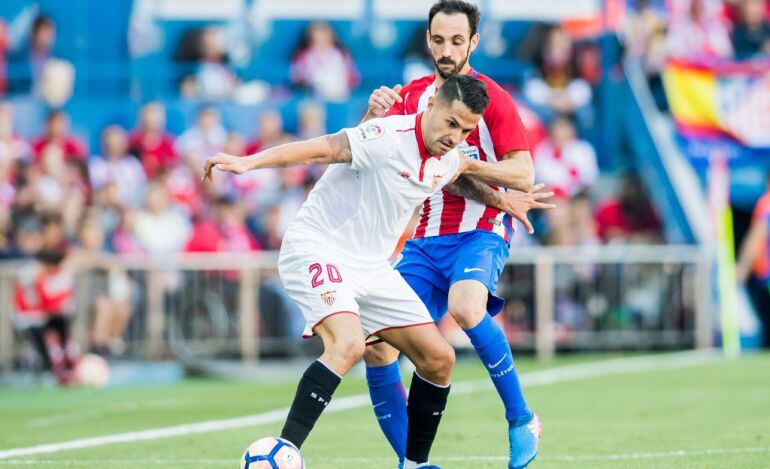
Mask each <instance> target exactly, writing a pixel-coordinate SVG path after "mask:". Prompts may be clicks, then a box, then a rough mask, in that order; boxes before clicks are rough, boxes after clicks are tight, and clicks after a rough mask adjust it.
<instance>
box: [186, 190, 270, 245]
mask: <svg viewBox="0 0 770 469" xmlns="http://www.w3.org/2000/svg"><path fill="white" fill-rule="evenodd" d="M259 249H260V247H259V243H257V240H256V238H254V236H253V235H252V234H251V232H250V231H249V230H248V228H247V227H246V218H245V216H244V213H243V209H242V208H241V207H240V206H239V205H238V204H236V203H235V201H234V200H233V199H232V198H229V197H220V198H218V199H217V200H216V201H215V203H214V219H213V220H212V221H207V220H201V221H199V222H198V223H196V226H195V229H194V230H193V234H192V236H191V237H190V239H189V240H188V242H187V246H186V248H185V250H186V251H188V252H251V251H257V250H259Z"/></svg>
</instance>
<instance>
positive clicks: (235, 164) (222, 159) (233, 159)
mask: <svg viewBox="0 0 770 469" xmlns="http://www.w3.org/2000/svg"><path fill="white" fill-rule="evenodd" d="M215 167H216V169H218V170H220V171H229V172H231V173H235V174H243V173H245V172H246V171H248V170H249V169H250V168H249V160H248V158H243V157H240V156H233V155H228V154H227V153H217V154H216V155H215V156H212V157H210V158H206V163H205V164H204V165H203V177H202V178H201V179H208V180H209V181H211V180H212V177H213V175H212V171H213V170H214V168H215Z"/></svg>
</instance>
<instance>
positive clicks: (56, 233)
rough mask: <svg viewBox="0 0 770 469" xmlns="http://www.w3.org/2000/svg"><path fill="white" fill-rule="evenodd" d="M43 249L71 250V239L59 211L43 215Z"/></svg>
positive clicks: (41, 221)
mask: <svg viewBox="0 0 770 469" xmlns="http://www.w3.org/2000/svg"><path fill="white" fill-rule="evenodd" d="M40 223H41V225H42V235H43V247H42V248H43V250H45V249H48V250H54V251H58V252H61V253H64V254H67V253H68V252H69V240H68V239H67V232H66V230H65V227H64V218H63V217H62V216H61V214H59V213H55V212H53V213H46V214H43V216H42V217H41V220H40Z"/></svg>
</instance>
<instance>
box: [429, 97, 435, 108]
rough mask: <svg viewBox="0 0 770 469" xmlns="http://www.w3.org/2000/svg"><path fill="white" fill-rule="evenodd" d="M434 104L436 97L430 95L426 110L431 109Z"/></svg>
mask: <svg viewBox="0 0 770 469" xmlns="http://www.w3.org/2000/svg"><path fill="white" fill-rule="evenodd" d="M435 105H436V97H435V96H431V97H430V98H428V110H430V111H432V110H433V106H435Z"/></svg>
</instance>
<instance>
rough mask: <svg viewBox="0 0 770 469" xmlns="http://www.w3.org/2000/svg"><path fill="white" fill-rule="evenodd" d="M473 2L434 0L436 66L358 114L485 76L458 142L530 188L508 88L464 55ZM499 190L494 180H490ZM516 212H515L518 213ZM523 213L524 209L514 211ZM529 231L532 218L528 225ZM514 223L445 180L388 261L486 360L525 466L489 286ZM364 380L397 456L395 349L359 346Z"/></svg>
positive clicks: (516, 456) (512, 463) (514, 460)
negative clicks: (483, 94) (482, 100)
mask: <svg viewBox="0 0 770 469" xmlns="http://www.w3.org/2000/svg"><path fill="white" fill-rule="evenodd" d="M479 18H480V13H479V10H478V9H477V7H476V6H474V5H472V4H469V3H466V2H463V1H446V0H445V1H440V2H438V3H436V4H435V5H433V7H432V8H431V10H430V13H429V15H428V30H427V42H428V46H429V48H430V50H431V53H432V55H433V60H434V64H435V70H436V73H435V74H433V75H430V76H426V77H423V78H420V79H417V80H415V81H412V82H411V83H409V84H407V85H406V86H404V87H400V86H396V87H394V88H393V89H391V88H387V87H381V88H379V89H378V90H375V91H374V92H373V93H372V95H371V97H370V100H369V109H368V111H367V114H366V117H365V119H364V120H367V119H371V118H375V117H380V116H383V115H394V114H414V113H417V112H421V111H422V110H424V109H425V107H426V106H427V103H428V100H429V99H430V97H431V96H433V95H434V94H435V93H436V90H437V89H438V88H439V87H440V86H441V85H442V84H443V83H444V82H445V81H446V80H447V79H449V78H450V77H452V76H455V75H470V76H473V77H476V78H478V79H480V80H482V81H483V82H484V83H485V84H486V85H487V91H488V94H489V98H490V101H489V105H488V106H487V108H486V110H485V112H484V113H483V115H482V118H481V120H480V121H479V123H478V126H477V128H476V129H475V130H474V131H473V132H471V133H470V134H469V135H468V137H467V138H466V139H465V141H464V142H462V143H461V144H460V146H459V147H458V148H459V150H460V151H461V152H462V153H463V154H465V155H467V156H470V157H472V158H476V159H479V160H482V161H486V162H494V163H495V164H494V165H493V166H495V167H497V168H498V169H499V170H500V174H502V175H504V176H503V179H504V180H505V184H504V186H506V187H512V188H516V189H520V190H521V191H524V192H530V191H532V190H533V181H534V170H533V165H532V158H531V155H530V152H529V146H528V144H527V139H526V136H525V131H524V127H523V125H522V122H521V119H520V117H519V115H518V112H517V110H516V106H515V104H514V102H513V100H512V99H511V97H510V96H509V95H508V93H506V92H505V91H504V90H503V89H502V88H501V87H500V86H499V85H498V84H497V83H495V82H494V81H492V79H490V78H489V77H487V76H485V75H482V74H480V73H478V72H477V71H476V70H474V69H473V68H472V67H471V66H470V64H469V63H468V59H469V57H470V54H471V52H472V51H473V50H474V49H475V48H476V46H477V45H478V41H479V35H478V33H477V27H478V22H479ZM493 188H494V189H495V190H499V191H505V189H504V188H503V187H493ZM517 218H518V217H517ZM522 221H523V222H525V223H526V224H527V225H528V222H526V218H525V217H524V219H523V220H522ZM527 228H528V229H529V230H530V231H531V227H530V226H527ZM512 233H513V224H512V219H511V216H510V215H508V214H506V213H505V212H502V211H501V210H499V209H497V208H495V207H491V206H485V205H483V204H481V203H478V202H476V201H475V200H472V199H470V198H464V197H459V196H457V195H455V194H452V193H451V192H448V191H446V190H442V191H438V192H436V193H434V194H433V195H432V196H431V197H429V198H428V199H426V200H425V202H424V203H423V206H422V209H421V212H420V218H419V222H418V225H417V229H416V230H415V233H414V237H413V239H411V240H409V241H407V243H406V245H405V246H404V250H403V251H402V253H401V254H400V255H399V257H398V258H397V259H396V262H395V267H396V269H397V270H398V271H399V273H401V275H402V276H403V277H404V279H405V280H406V281H407V283H408V284H409V285H410V286H411V287H412V288H413V289H414V291H415V292H416V293H417V294H418V295H419V296H420V298H421V299H422V301H423V302H424V303H425V305H426V306H427V307H428V310H429V311H430V313H431V315H432V317H433V319H434V320H435V321H439V320H440V319H441V317H443V316H444V314H446V313H447V312H449V314H450V315H451V316H452V317H453V318H454V319H455V321H456V322H457V324H458V325H459V326H460V327H462V328H463V330H464V331H465V333H466V334H467V335H468V337H469V338H470V340H471V343H472V344H473V346H474V348H475V349H476V352H477V354H478V356H479V358H480V359H481V360H482V362H483V363H484V366H485V367H486V368H487V370H488V372H489V375H490V378H491V379H492V382H493V383H494V385H495V388H496V389H497V392H498V393H499V395H500V398H501V400H502V401H503V404H504V407H505V418H506V420H507V421H508V436H509V444H510V460H509V467H510V468H519V467H525V466H527V465H528V464H529V463H530V462H531V461H532V460H533V459H534V458H535V456H536V455H537V446H538V440H539V438H540V422H539V419H538V418H537V416H536V415H535V414H534V413H533V412H532V411H531V410H530V409H529V407H528V406H527V404H526V402H525V400H524V395H523V392H522V389H521V384H520V383H519V379H518V376H517V373H516V368H515V366H514V362H513V357H512V354H511V349H510V347H509V345H508V342H507V339H506V337H505V335H504V334H503V331H502V330H501V329H500V327H499V326H498V325H497V324H496V323H495V322H494V320H493V319H492V317H493V316H494V315H496V314H497V313H499V312H500V311H501V310H502V307H503V300H502V299H501V298H499V297H497V296H495V294H494V293H495V288H496V286H497V282H498V280H499V277H500V274H501V273H502V270H503V267H504V266H505V263H506V260H507V259H508V255H509V252H508V249H509V243H510V239H511V235H512ZM364 359H365V360H366V364H367V382H368V384H369V390H370V395H371V398H372V404H373V406H374V412H375V414H376V416H377V420H378V423H379V424H380V427H381V428H382V430H383V432H384V433H385V435H386V437H387V438H388V441H389V442H390V444H391V446H393V449H394V450H395V451H396V453H397V454H398V456H399V459H401V460H403V457H404V456H403V455H404V446H405V442H406V433H407V416H406V394H405V391H404V386H403V383H402V381H401V375H400V372H399V368H398V352H397V351H396V350H395V349H393V348H392V347H390V346H388V345H387V344H378V345H374V346H371V347H368V348H367V351H366V353H365V355H364Z"/></svg>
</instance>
